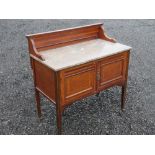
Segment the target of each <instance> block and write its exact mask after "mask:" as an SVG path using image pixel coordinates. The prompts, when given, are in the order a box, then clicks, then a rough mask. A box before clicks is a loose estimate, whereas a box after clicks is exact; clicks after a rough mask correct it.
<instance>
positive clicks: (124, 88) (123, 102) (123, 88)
mask: <svg viewBox="0 0 155 155" xmlns="http://www.w3.org/2000/svg"><path fill="white" fill-rule="evenodd" d="M125 99H126V85H124V86H122V97H121V109H122V111H124V110H125V109H124V108H125Z"/></svg>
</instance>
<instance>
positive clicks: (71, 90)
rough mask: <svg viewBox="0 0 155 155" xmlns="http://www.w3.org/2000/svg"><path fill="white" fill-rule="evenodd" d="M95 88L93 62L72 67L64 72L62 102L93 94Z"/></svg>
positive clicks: (65, 102)
mask: <svg viewBox="0 0 155 155" xmlns="http://www.w3.org/2000/svg"><path fill="white" fill-rule="evenodd" d="M95 88H96V69H95V64H89V65H86V66H83V67H79V68H75V69H74V68H73V69H71V70H69V71H65V72H64V78H63V91H64V92H63V100H64V104H67V103H69V102H73V101H75V100H77V99H80V98H83V97H86V96H88V95H90V94H93V93H94V91H95Z"/></svg>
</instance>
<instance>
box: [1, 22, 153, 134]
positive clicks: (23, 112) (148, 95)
mask: <svg viewBox="0 0 155 155" xmlns="http://www.w3.org/2000/svg"><path fill="white" fill-rule="evenodd" d="M95 22H103V23H104V26H105V29H106V31H107V33H108V34H109V35H110V36H111V37H114V38H116V39H117V41H118V42H120V43H123V44H126V45H129V46H132V47H133V50H132V52H131V59H130V66H129V77H128V91H127V94H128V95H127V96H128V97H127V102H126V111H125V112H121V110H120V95H121V89H120V88H119V87H114V88H111V89H108V90H106V91H104V92H101V93H100V95H99V97H96V96H95V95H94V96H91V97H88V98H86V99H84V100H80V101H77V102H75V103H74V104H72V105H71V106H70V107H68V108H66V109H65V111H64V113H63V134H65V135H71V134H74V135H85V134H86V135H100V134H103V135H106V134H107V135H126V134H127V135H131V134H132V135H133V134H136V135H141V134H145V135H146V134H147V135H148V134H149V135H152V134H155V61H154V60H155V20H0V134H1V135H10V134H15V135H24V134H26V135H27V134H28V135H46V134H47V135H52V134H56V131H57V130H56V117H55V116H56V112H55V106H54V105H53V104H51V103H50V102H49V101H48V100H47V99H45V98H44V97H43V96H42V98H41V100H42V101H41V103H42V110H43V118H42V120H39V119H38V118H37V114H36V108H35V100H34V88H33V79H32V74H31V69H30V64H29V55H28V52H27V51H28V47H27V40H26V38H25V35H26V34H29V33H37V32H44V31H51V30H56V29H61V28H68V27H73V26H79V25H85V24H91V23H95Z"/></svg>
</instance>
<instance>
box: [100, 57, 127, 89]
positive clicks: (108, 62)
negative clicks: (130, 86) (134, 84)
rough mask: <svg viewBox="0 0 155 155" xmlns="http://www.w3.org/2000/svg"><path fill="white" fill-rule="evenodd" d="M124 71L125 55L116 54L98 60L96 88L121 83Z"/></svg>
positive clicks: (104, 87)
mask: <svg viewBox="0 0 155 155" xmlns="http://www.w3.org/2000/svg"><path fill="white" fill-rule="evenodd" d="M125 73H126V55H125V54H118V55H115V56H112V57H109V58H107V59H103V60H101V61H99V62H98V71H97V80H98V81H97V85H98V90H102V89H106V88H108V87H111V86H113V85H121V84H122V83H123V81H124V78H125Z"/></svg>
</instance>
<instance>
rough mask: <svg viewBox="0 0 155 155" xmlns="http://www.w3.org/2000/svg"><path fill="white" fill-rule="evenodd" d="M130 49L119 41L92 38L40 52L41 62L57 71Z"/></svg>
mask: <svg viewBox="0 0 155 155" xmlns="http://www.w3.org/2000/svg"><path fill="white" fill-rule="evenodd" d="M130 49H131V47H129V46H126V45H123V44H120V43H112V42H109V41H105V40H102V39H94V40H90V41H85V42H81V43H77V44H73V45H69V46H65V47H60V48H56V49H50V50H46V51H41V52H40V54H41V56H42V57H43V58H44V59H45V61H43V63H45V64H46V65H47V66H49V67H50V68H52V69H53V70H55V71H59V70H62V69H65V68H68V67H73V66H75V65H80V64H83V63H86V62H89V61H93V60H96V59H100V58H104V57H106V56H110V55H113V54H116V53H120V52H123V51H126V50H130Z"/></svg>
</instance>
